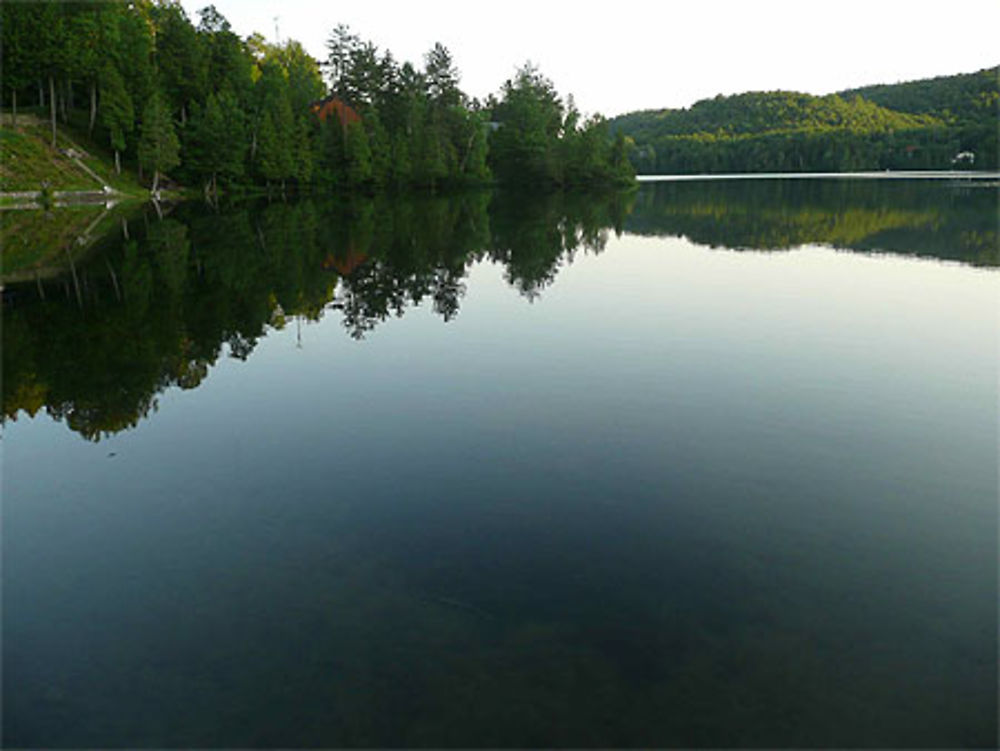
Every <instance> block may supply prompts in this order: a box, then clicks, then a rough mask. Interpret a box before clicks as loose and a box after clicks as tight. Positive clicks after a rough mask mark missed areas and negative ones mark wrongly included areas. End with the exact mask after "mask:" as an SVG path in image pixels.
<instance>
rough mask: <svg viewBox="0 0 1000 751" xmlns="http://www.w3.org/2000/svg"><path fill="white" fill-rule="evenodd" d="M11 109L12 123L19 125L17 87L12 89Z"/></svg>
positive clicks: (15, 125)
mask: <svg viewBox="0 0 1000 751" xmlns="http://www.w3.org/2000/svg"><path fill="white" fill-rule="evenodd" d="M10 96H11V100H10V101H11V110H10V124H11V125H12V126H14V127H15V128H16V127H17V89H11V92H10Z"/></svg>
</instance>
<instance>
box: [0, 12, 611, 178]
mask: <svg viewBox="0 0 1000 751" xmlns="http://www.w3.org/2000/svg"><path fill="white" fill-rule="evenodd" d="M0 8H2V13H3V21H4V23H3V27H2V34H3V39H2V41H3V48H2V49H3V64H4V66H5V70H4V74H5V75H4V80H3V86H4V88H3V96H5V97H6V98H7V99H8V100H9V101H11V103H13V98H14V96H15V95H20V96H21V99H20V100H19V101H20V102H23V103H24V104H25V105H28V106H30V105H31V104H35V105H41V104H43V103H45V104H47V105H50V119H51V122H52V125H51V130H52V135H51V140H52V141H53V143H55V141H56V140H57V133H56V115H57V113H58V114H61V115H62V118H63V121H64V122H67V123H68V122H70V121H72V120H73V119H74V117H75V118H76V119H77V121H78V122H79V121H80V120H82V114H81V113H74V112H73V110H74V104H75V103H78V104H82V103H86V105H87V107H88V109H89V118H88V124H89V129H90V130H93V128H94V127H95V126H98V127H99V129H100V132H99V133H98V134H97V138H98V139H99V140H100V142H101V143H102V144H107V143H110V144H111V145H112V147H113V148H114V150H115V152H116V162H117V161H119V159H118V157H119V154H120V153H124V155H125V157H126V159H127V160H128V161H132V162H134V163H138V164H139V165H140V168H150V169H152V170H153V172H154V181H155V179H156V178H157V177H158V174H159V172H161V171H163V170H165V169H170V170H172V173H171V174H172V176H173V177H174V178H175V179H177V180H182V181H185V182H187V181H190V182H195V181H209V182H212V183H213V185H214V184H215V182H216V180H217V178H222V179H223V182H224V183H230V184H233V183H234V182H235V181H236V180H241V181H251V182H257V183H263V182H273V181H281V182H282V183H286V182H287V181H294V182H296V183H298V184H299V185H307V184H310V183H314V184H321V185H328V186H335V187H337V188H339V189H344V190H350V189H351V188H355V187H359V188H362V189H364V190H369V189H371V188H374V187H392V188H398V189H405V188H411V187H418V188H427V189H431V190H436V189H439V188H451V187H456V186H462V185H470V184H482V183H485V182H489V181H491V180H493V179H494V176H496V177H498V178H499V179H500V180H501V181H502V182H519V183H531V184H537V185H544V186H553V187H554V186H562V185H569V184H582V183H584V182H587V181H592V180H598V181H604V182H606V181H608V180H609V179H610V178H611V177H613V176H616V175H617V176H619V177H620V178H621V179H625V175H626V173H627V169H625V164H624V162H619V164H618V169H617V171H616V170H615V169H612V168H611V167H610V164H609V163H608V159H609V158H610V157H609V154H610V152H609V151H608V147H609V145H610V135H609V134H608V133H607V132H606V131H605V130H603V129H601V128H596V129H595V128H590V127H589V126H587V127H584V128H580V126H579V123H578V122H575V123H573V124H572V125H571V126H570V127H569V129H568V130H567V131H565V132H563V131H562V130H561V129H562V127H563V122H562V121H563V116H562V104H561V102H560V99H559V97H558V95H557V94H556V92H555V90H554V88H553V87H552V85H551V82H549V81H547V79H545V78H544V77H542V76H541V74H540V73H538V71H537V70H534V69H530V68H526V69H525V70H524V71H522V72H521V73H520V74H519V76H518V78H517V79H516V80H515V81H514V82H508V83H507V85H506V87H505V92H506V94H505V96H504V98H503V101H502V102H499V103H497V107H496V110H497V111H496V112H493V111H492V108H491V110H490V111H487V110H485V109H483V108H482V107H481V106H480V105H479V103H477V102H474V101H471V100H470V99H469V98H468V97H467V96H466V95H465V94H464V93H463V92H462V90H461V89H460V87H459V83H460V79H461V76H460V73H459V70H458V67H457V65H456V64H455V61H454V59H453V57H452V55H451V52H450V51H449V50H448V49H447V48H446V47H445V46H444V45H442V44H440V43H437V44H435V45H434V47H433V48H432V49H430V50H429V51H428V52H427V54H426V55H425V56H424V60H423V67H422V69H418V68H416V67H414V66H413V65H412V64H410V63H408V62H403V63H398V62H397V61H396V60H395V59H394V58H393V56H392V54H391V53H390V52H389V51H388V50H380V49H379V48H378V47H377V46H376V45H375V44H374V43H372V42H370V41H366V40H363V39H361V38H360V37H359V36H357V35H356V34H354V32H352V31H351V30H350V29H349V28H348V27H347V26H345V25H340V26H337V27H336V28H335V29H334V30H333V32H332V34H331V35H330V38H329V41H328V44H327V46H328V51H329V55H328V58H327V60H325V61H324V62H323V64H322V70H323V72H324V73H325V74H326V76H327V79H328V81H329V87H327V86H325V85H324V81H323V78H322V76H321V66H320V64H319V63H318V62H317V61H316V60H314V59H313V58H311V57H310V56H309V55H308V54H307V53H306V52H305V50H304V49H303V48H302V45H301V44H299V43H298V42H296V41H293V40H289V41H287V42H285V43H283V44H269V43H268V42H267V40H266V39H265V38H264V37H263V36H262V35H260V34H254V35H252V36H250V37H249V38H247V39H241V38H240V37H238V36H237V35H236V34H235V33H234V32H233V30H232V28H231V26H230V24H229V22H228V21H227V20H226V18H225V17H224V16H222V14H221V13H219V11H218V9H217V8H215V7H214V6H212V5H208V6H207V7H205V8H203V9H201V10H200V11H198V13H197V14H196V15H197V19H198V20H197V25H195V24H194V23H193V22H192V20H191V19H190V18H189V17H188V15H187V13H186V12H185V9H184V6H183V5H182V4H181V3H180V2H177V0H136V1H135V2H129V3H124V2H114V3H109V2H103V1H101V0H80V1H79V2H73V3H69V2H40V3H13V4H12V3H5V4H3V5H2V6H0ZM42 83H44V88H43V87H42V86H41V85H40V84H42ZM50 92H54V93H52V94H51V95H50ZM327 93H329V94H331V95H333V96H335V97H338V98H339V99H340V100H341V102H343V103H345V104H346V106H347V107H348V108H349V109H350V110H353V112H352V113H351V114H350V115H349V116H347V117H345V118H344V122H336V124H335V126H334V125H331V123H325V124H321V123H319V122H317V118H316V116H315V114H314V109H315V104H316V102H318V101H319V100H321V99H323V97H324V95H325V94H327ZM25 94H28V95H30V96H31V97H32V99H33V101H32V102H25V100H24V95H25ZM48 100H51V101H48ZM154 103H155V104H154ZM142 108H145V109H144V111H143V112H142V113H140V111H139V110H140V109H142ZM147 110H148V111H147ZM354 113H357V115H358V116H359V117H360V127H359V128H348V122H347V121H349V120H354V119H355V115H354ZM140 114H141V117H140ZM332 119H334V120H336V118H332ZM498 119H502V120H504V121H505V122H507V123H508V124H509V126H510V127H509V128H508V129H507V130H506V132H505V133H504V134H502V135H500V136H499V137H498V138H497V139H496V144H497V145H498V147H499V152H500V153H498V154H491V139H490V137H489V133H490V128H491V127H492V126H493V125H495V122H496V121H497V120H498ZM175 129H176V130H175ZM578 129H579V130H580V133H579V138H577V135H578V134H577V133H576V131H577V130H578ZM136 130H138V131H139V133H140V138H138V139H134V138H131V137H130V136H129V134H130V133H132V132H134V131H136ZM348 130H350V131H351V132H350V133H348ZM522 136H523V138H521V137H522ZM564 136H568V137H567V143H566V145H565V148H564V147H562V146H559V145H558V142H559V141H560V139H562V138H564ZM519 138H521V140H519ZM602 138H603V139H604V141H605V142H599V141H600V140H601V139H602ZM178 139H179V141H180V147H181V148H180V154H179V156H177V155H176V152H177V147H176V143H177V141H178ZM570 142H572V143H570ZM577 147H579V148H577ZM576 158H579V159H581V160H582V161H581V163H580V164H579V165H575V166H573V165H569V163H568V162H567V160H573V159H576ZM178 159H180V161H179V162H178ZM588 160H589V161H588ZM567 176H569V177H567ZM619 177H615V178H614V179H619Z"/></svg>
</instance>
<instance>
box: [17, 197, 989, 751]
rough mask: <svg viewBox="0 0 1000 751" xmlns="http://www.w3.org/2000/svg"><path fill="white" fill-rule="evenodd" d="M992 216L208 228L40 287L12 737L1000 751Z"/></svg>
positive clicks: (584, 205)
mask: <svg viewBox="0 0 1000 751" xmlns="http://www.w3.org/2000/svg"><path fill="white" fill-rule="evenodd" d="M996 206H997V191H996V189H995V188H990V187H968V186H966V187H963V186H961V185H955V184H952V183H950V182H947V181H945V182H937V181H935V182H933V183H929V182H920V181H892V182H891V183H886V182H878V183H876V182H874V181H863V180H858V181H843V180H839V181H822V180H815V181H802V180H797V181H768V182H766V183H763V182H761V183H754V182H752V181H739V182H728V183H727V182H720V181H716V182H713V183H711V184H708V183H699V182H683V183H671V184H652V185H644V186H643V187H642V188H641V189H640V190H639V192H638V193H637V194H636V195H634V196H631V197H628V196H626V197H614V198H608V199H598V198H575V199H556V198H551V199H538V200H534V201H515V200H514V199H512V198H510V197H504V196H492V197H491V196H489V195H473V196H467V197H462V198H457V199H450V200H445V199H438V200H425V201H416V202H409V201H401V200H397V201H388V200H387V201H381V202H375V203H359V204H353V205H349V206H345V205H343V204H342V203H337V202H326V201H303V202H299V203H295V204H287V205H286V204H274V205H270V206H268V205H255V206H235V207H231V208H228V209H225V208H224V209H222V210H221V211H220V212H219V213H214V212H212V211H210V210H208V209H206V208H204V207H201V206H180V207H177V208H176V209H175V210H173V211H172V212H170V213H168V215H167V216H166V217H165V218H164V219H163V220H160V219H159V218H158V217H157V216H156V214H155V212H152V211H150V212H147V213H146V214H144V215H139V216H134V217H132V219H131V221H130V222H129V223H128V234H129V239H128V240H125V239H124V238H123V237H122V233H121V230H120V229H118V230H116V231H115V232H113V233H111V235H110V236H109V237H108V238H106V239H105V240H104V241H102V243H101V244H100V245H99V247H98V248H97V249H96V250H95V251H94V253H93V254H92V256H91V257H90V259H89V261H88V262H85V263H84V262H80V263H77V264H75V265H74V266H73V268H71V269H66V270H64V271H60V270H59V269H55V270H53V269H43V270H40V271H39V272H38V274H37V278H36V279H35V280H34V281H21V282H20V283H18V282H16V281H15V282H14V283H10V280H8V284H7V288H6V290H5V296H4V311H3V314H4V321H3V323H4V326H3V358H4V363H3V364H4V383H3V400H4V414H5V415H6V422H5V425H4V438H3V447H4V466H3V530H2V534H3V538H2V542H3V698H4V707H3V709H4V712H3V732H4V738H3V741H4V744H5V745H6V746H8V747H10V746H33V747H39V746H42V747H53V746H61V747H78V748H80V747H177V746H189V747H223V746H225V747H255V746H256V747H276V746H283V747H308V746H312V747H334V746H379V747H386V746H397V747H398V746H518V747H524V746H577V747H579V746H638V745H652V746H688V747H691V746H695V747H697V746H701V747H706V746H708V747H720V746H730V747H733V746H736V747H752V746H779V747H790V746H794V747H809V746H813V747H815V746H823V747H830V746H839V747H844V746H848V747H879V746H881V747H960V746H978V747H988V746H995V745H996V741H997V528H998V511H997V450H998V440H997V414H998V413H997V390H998V353H997V341H998V318H997V295H998V291H1000V287H998V281H1000V275H998V274H1000V272H998V270H997V263H998V250H997V214H996ZM19 278H20V279H22V280H23V279H26V278H27V277H25V276H23V275H22V276H21V277H19Z"/></svg>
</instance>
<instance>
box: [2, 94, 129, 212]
mask: <svg viewBox="0 0 1000 751" xmlns="http://www.w3.org/2000/svg"><path fill="white" fill-rule="evenodd" d="M11 119H12V118H11V116H10V113H9V112H3V113H0V151H2V153H3V159H2V160H0V192H3V193H10V192H23V191H38V190H41V189H42V187H43V186H44V185H48V188H49V190H51V191H100V190H101V189H102V188H103V187H104V186H105V185H107V186H110V187H111V188H112V189H114V190H115V191H117V192H119V193H123V194H125V195H131V196H136V197H145V196H146V194H147V193H148V191H147V190H146V189H145V188H144V187H143V186H142V185H141V184H140V182H139V179H138V177H137V175H136V174H135V173H134V172H133V171H131V170H129V169H125V168H123V169H122V173H121V174H120V175H119V174H116V173H115V167H114V163H115V162H114V152H112V151H111V150H110V149H108V148H106V147H104V146H102V145H101V144H98V143H96V142H94V141H93V140H92V139H90V138H89V137H88V136H87V133H86V130H82V131H81V130H79V129H77V128H74V127H73V126H72V125H65V124H63V123H61V122H60V123H59V126H58V128H57V134H56V148H53V147H52V136H51V130H50V125H49V123H48V122H47V121H45V120H42V119H40V118H39V117H38V116H37V115H35V114H33V113H27V114H24V113H21V112H19V113H18V117H17V123H16V125H15V124H14V123H12V122H11Z"/></svg>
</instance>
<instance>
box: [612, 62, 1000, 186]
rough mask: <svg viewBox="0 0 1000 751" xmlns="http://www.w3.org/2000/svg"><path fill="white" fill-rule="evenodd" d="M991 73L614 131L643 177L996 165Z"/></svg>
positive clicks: (688, 115) (724, 105)
mask: <svg viewBox="0 0 1000 751" xmlns="http://www.w3.org/2000/svg"><path fill="white" fill-rule="evenodd" d="M998 98H1000V85H998V81H997V75H996V70H993V71H981V72H980V73H977V74H970V75H964V76H950V77H945V78H937V79H930V80H927V81H914V82H910V83H904V84H895V85H891V86H874V87H867V88H864V89H854V90H849V91H844V92H841V93H840V94H831V95H829V96H824V97H816V96H811V95H808V94H799V93H795V92H781V91H778V92H767V93H761V92H753V93H747V94H739V95H736V96H730V97H723V96H718V97H715V98H714V99H707V100H704V101H701V102H697V103H696V104H694V105H692V106H691V107H690V108H688V109H681V110H661V111H645V112H633V113H629V114H627V115H622V116H621V117H618V118H615V120H614V121H613V122H612V127H613V129H614V130H615V131H616V132H620V133H622V134H624V135H625V136H626V137H627V138H628V139H631V141H632V145H631V148H630V149H629V151H630V156H631V158H632V160H633V162H634V163H635V164H636V166H637V167H638V169H639V171H640V172H647V173H650V172H663V173H685V172H755V171H757V172H760V171H796V170H806V171H825V170H830V171H842V170H863V169H942V168H950V167H952V166H953V165H952V159H953V158H954V157H955V155H956V154H957V153H958V152H961V151H973V152H975V153H976V154H977V158H976V166H977V167H982V168H989V167H990V166H995V165H996V164H997V147H996V140H997V139H996V102H997V100H998Z"/></svg>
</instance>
